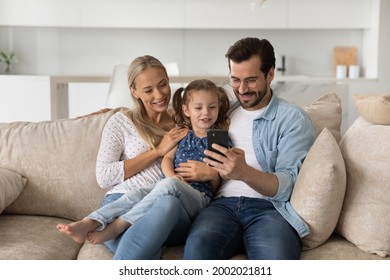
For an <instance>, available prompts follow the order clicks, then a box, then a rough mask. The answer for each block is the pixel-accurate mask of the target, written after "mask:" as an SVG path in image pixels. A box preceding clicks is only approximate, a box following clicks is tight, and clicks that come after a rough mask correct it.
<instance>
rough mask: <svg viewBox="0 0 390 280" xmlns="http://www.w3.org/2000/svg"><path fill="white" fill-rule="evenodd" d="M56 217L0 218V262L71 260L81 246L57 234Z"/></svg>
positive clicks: (11, 216) (12, 216)
mask: <svg viewBox="0 0 390 280" xmlns="http://www.w3.org/2000/svg"><path fill="white" fill-rule="evenodd" d="M69 222H70V221H69V220H64V219H60V218H55V217H43V216H30V215H6V214H2V215H0V233H1V238H0V252H1V254H0V259H2V260H74V259H76V257H77V254H78V252H79V250H80V245H79V244H77V243H76V242H74V241H73V240H72V239H71V238H69V237H68V236H66V235H65V234H61V233H59V232H58V231H57V229H56V225H57V224H58V223H69Z"/></svg>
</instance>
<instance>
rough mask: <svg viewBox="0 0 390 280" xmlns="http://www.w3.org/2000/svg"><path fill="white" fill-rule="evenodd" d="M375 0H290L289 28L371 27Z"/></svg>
mask: <svg viewBox="0 0 390 280" xmlns="http://www.w3.org/2000/svg"><path fill="white" fill-rule="evenodd" d="M374 1H375V0H357V1H356V0H341V1H340V0H327V1H323V0H289V7H288V10H289V19H288V27H289V28H291V29H295V28H310V29H315V28H346V29H355V28H357V29H364V28H370V27H371V17H372V8H373V2H374Z"/></svg>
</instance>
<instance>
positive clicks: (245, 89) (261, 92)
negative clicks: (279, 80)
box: [230, 55, 274, 111]
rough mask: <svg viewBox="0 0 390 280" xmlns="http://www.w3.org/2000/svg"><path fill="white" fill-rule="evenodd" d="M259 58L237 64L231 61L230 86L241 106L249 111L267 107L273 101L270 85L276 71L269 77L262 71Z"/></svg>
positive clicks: (253, 57) (271, 70)
mask: <svg viewBox="0 0 390 280" xmlns="http://www.w3.org/2000/svg"><path fill="white" fill-rule="evenodd" d="M260 65H261V61H260V58H259V56H257V55H255V56H252V57H251V58H250V59H248V60H246V61H243V62H240V63H235V62H233V61H230V70H231V71H230V85H231V86H232V88H233V91H234V94H235V95H236V97H237V99H238V100H239V102H240V104H241V106H242V107H243V108H244V109H246V110H249V111H254V110H257V109H261V108H263V107H265V106H266V105H267V104H268V102H269V101H270V99H271V90H270V85H271V81H272V79H273V74H274V70H273V69H270V71H269V72H268V73H267V75H264V73H263V72H261V71H260Z"/></svg>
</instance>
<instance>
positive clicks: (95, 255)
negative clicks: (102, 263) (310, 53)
mask: <svg viewBox="0 0 390 280" xmlns="http://www.w3.org/2000/svg"><path fill="white" fill-rule="evenodd" d="M113 256H114V254H113V253H112V252H111V250H110V249H108V248H107V247H106V246H104V245H103V244H96V245H94V244H92V243H89V242H88V241H86V242H85V243H84V244H83V246H82V247H81V249H80V252H79V254H78V256H77V259H78V260H112V257H113Z"/></svg>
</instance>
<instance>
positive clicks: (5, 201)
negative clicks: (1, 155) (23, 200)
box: [0, 168, 27, 213]
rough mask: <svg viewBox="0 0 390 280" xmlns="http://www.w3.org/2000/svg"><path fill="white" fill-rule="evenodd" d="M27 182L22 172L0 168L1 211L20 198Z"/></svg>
mask: <svg viewBox="0 0 390 280" xmlns="http://www.w3.org/2000/svg"><path fill="white" fill-rule="evenodd" d="M26 183H27V179H26V178H23V177H22V176H21V175H20V174H18V173H15V172H13V171H10V170H7V169H3V168H0V213H1V212H3V210H4V209H5V208H6V207H7V206H8V205H10V204H11V203H12V202H14V201H15V199H16V198H18V196H19V194H20V193H21V192H22V191H23V188H24V186H25V185H26Z"/></svg>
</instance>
